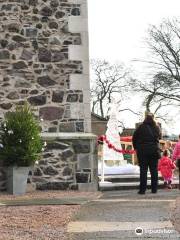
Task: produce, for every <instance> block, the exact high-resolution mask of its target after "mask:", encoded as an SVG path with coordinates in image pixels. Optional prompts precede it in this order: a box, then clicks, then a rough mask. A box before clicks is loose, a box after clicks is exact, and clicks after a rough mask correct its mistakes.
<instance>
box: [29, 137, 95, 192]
mask: <svg viewBox="0 0 180 240" xmlns="http://www.w3.org/2000/svg"><path fill="white" fill-rule="evenodd" d="M43 138H44V139H45V140H46V141H47V145H46V147H45V150H44V153H43V158H42V159H41V160H40V161H39V164H37V165H36V166H35V168H34V171H33V173H32V174H33V175H32V179H31V178H30V181H33V182H34V183H36V188H37V189H39V190H46V189H53V190H65V189H73V190H76V189H81V188H82V186H85V188H86V189H88V188H89V189H90V190H91V191H92V190H97V176H98V163H97V146H96V137H95V136H94V137H92V136H91V135H90V134H89V135H83V136H80V135H76V136H75V137H74V136H72V135H71V134H70V135H68V134H66V135H65V136H62V135H59V136H58V135H56V134H55V135H53V134H45V135H44V137H43ZM62 138H63V139H62ZM84 190H85V189H84Z"/></svg>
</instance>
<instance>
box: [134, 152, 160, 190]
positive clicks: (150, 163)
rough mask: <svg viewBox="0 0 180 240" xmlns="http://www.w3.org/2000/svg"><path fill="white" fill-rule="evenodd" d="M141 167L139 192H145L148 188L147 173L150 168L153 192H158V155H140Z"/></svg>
mask: <svg viewBox="0 0 180 240" xmlns="http://www.w3.org/2000/svg"><path fill="white" fill-rule="evenodd" d="M137 156H138V160H139V166H140V186H139V190H140V191H141V192H145V191H146V188H147V172H148V168H149V170H150V174H151V191H152V192H156V191H157V187H158V169H157V166H158V157H157V154H154V155H153V154H148V153H147V154H145V153H143V154H142V153H138V154H137Z"/></svg>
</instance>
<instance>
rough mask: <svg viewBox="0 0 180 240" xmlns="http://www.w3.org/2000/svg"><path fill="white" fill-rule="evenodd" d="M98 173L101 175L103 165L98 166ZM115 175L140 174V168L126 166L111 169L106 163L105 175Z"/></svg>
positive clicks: (130, 165)
mask: <svg viewBox="0 0 180 240" xmlns="http://www.w3.org/2000/svg"><path fill="white" fill-rule="evenodd" d="M98 173H99V175H100V174H101V163H99V164H98ZM107 174H108V175H109V174H110V175H113V174H139V166H135V165H132V164H129V163H128V164H126V165H123V166H113V167H109V166H107V165H106V164H105V163H104V175H107Z"/></svg>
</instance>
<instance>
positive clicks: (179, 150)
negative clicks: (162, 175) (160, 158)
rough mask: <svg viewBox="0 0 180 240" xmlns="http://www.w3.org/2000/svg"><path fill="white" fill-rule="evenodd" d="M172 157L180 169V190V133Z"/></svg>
mask: <svg viewBox="0 0 180 240" xmlns="http://www.w3.org/2000/svg"><path fill="white" fill-rule="evenodd" d="M172 159H173V161H176V164H177V167H178V169H179V190H180V135H179V141H178V142H177V143H176V145H175V148H174V150H173V155H172Z"/></svg>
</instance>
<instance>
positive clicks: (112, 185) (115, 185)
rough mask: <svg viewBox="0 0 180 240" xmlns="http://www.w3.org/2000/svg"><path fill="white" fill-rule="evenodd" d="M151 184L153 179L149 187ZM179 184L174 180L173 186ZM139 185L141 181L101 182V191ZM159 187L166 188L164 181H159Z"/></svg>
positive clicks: (125, 188)
mask: <svg viewBox="0 0 180 240" xmlns="http://www.w3.org/2000/svg"><path fill="white" fill-rule="evenodd" d="M150 186H151V181H150V180H148V181H147V188H150ZM178 186H179V181H178V180H177V179H176V180H173V183H172V187H173V188H178ZM138 187H139V181H136V182H117V183H114V182H108V181H105V182H99V190H100V191H114V190H130V189H138ZM158 188H159V189H162V188H164V182H163V181H161V180H159V183H158Z"/></svg>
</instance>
